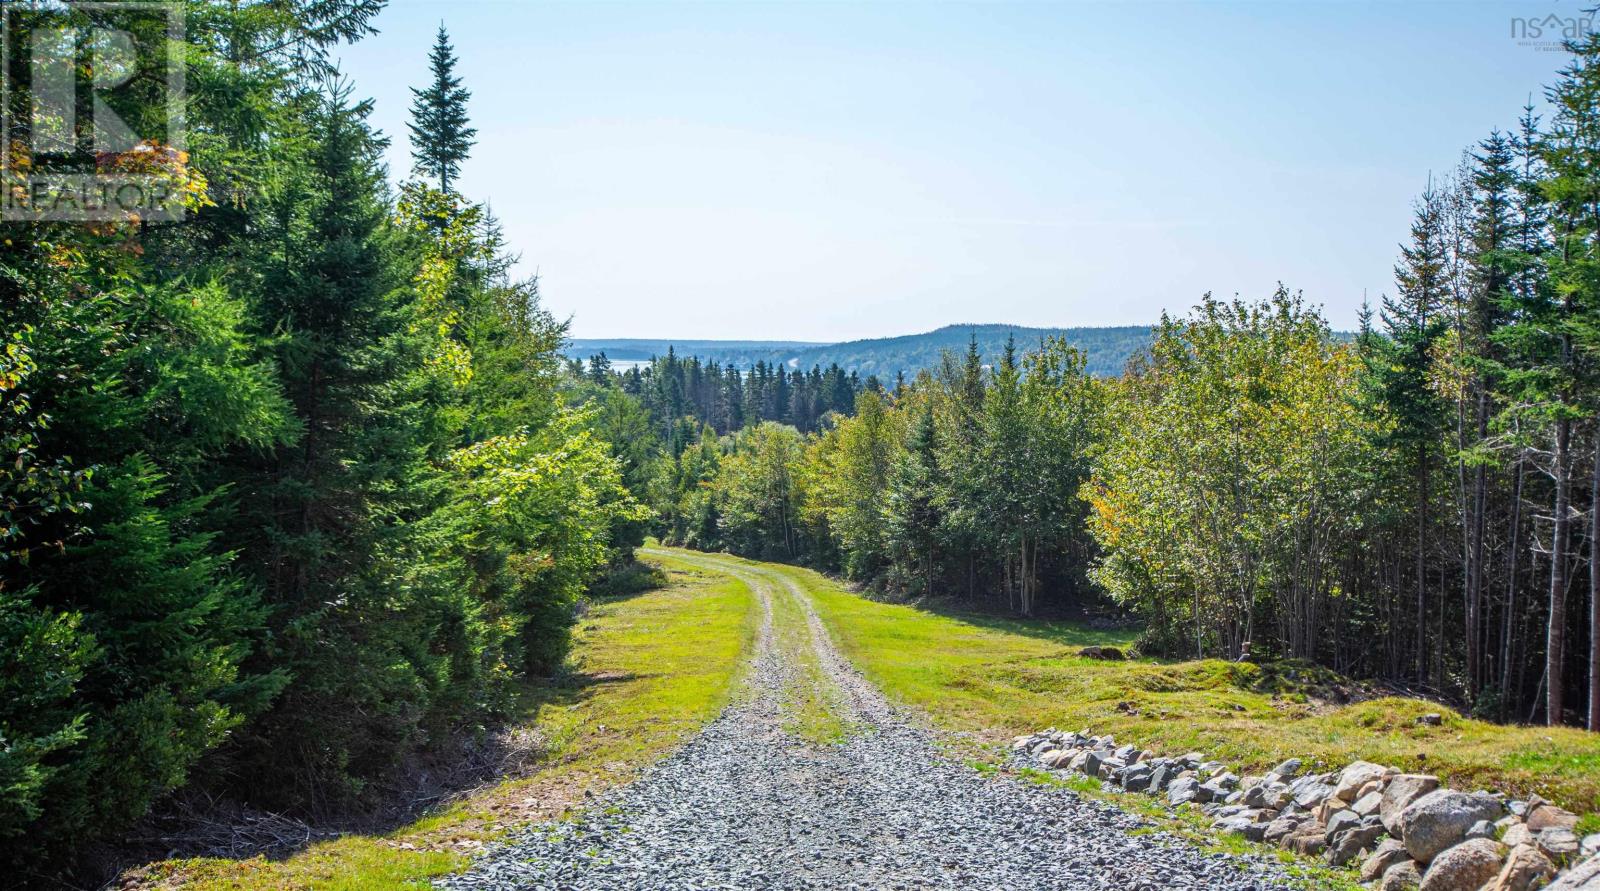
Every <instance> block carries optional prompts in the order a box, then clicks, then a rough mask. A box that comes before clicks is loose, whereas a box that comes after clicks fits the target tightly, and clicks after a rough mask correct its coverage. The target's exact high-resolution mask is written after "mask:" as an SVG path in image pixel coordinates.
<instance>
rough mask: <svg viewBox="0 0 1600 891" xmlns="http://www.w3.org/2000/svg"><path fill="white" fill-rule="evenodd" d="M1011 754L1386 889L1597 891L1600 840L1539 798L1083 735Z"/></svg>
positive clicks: (1035, 738) (1384, 771)
mask: <svg viewBox="0 0 1600 891" xmlns="http://www.w3.org/2000/svg"><path fill="white" fill-rule="evenodd" d="M1012 748H1013V750H1014V751H1015V753H1016V755H1017V757H1018V758H1019V759H1021V760H1023V761H1029V762H1032V763H1034V764H1039V765H1043V766H1044V767H1046V768H1048V769H1051V770H1056V771H1064V772H1070V773H1079V774H1083V775H1085V776H1089V777H1093V778H1096V779H1099V780H1102V781H1103V782H1104V783H1105V784H1106V785H1107V786H1109V787H1111V788H1115V789H1118V790H1121V791H1124V792H1142V793H1144V794H1147V795H1153V796H1164V797H1165V799H1166V801H1167V803H1168V804H1170V805H1172V806H1174V807H1178V806H1187V807H1198V808H1200V809H1201V810H1203V811H1204V812H1205V813H1206V814H1207V815H1209V816H1210V817H1212V818H1213V820H1214V823H1213V827H1214V828H1215V829H1217V830H1219V831H1223V832H1229V833H1234V834H1237V835H1241V836H1244V837H1245V838H1247V839H1249V840H1250V841H1256V842H1263V843H1266V844H1273V845H1278V846H1280V847H1283V848H1287V849H1289V850H1291V851H1294V852H1295V853H1297V854H1301V855H1303V856H1308V857H1312V856H1320V857H1321V858H1323V859H1324V860H1326V861H1327V862H1328V863H1329V864H1331V865H1333V866H1348V867H1354V868H1359V869H1360V872H1361V880H1362V881H1363V882H1364V883H1367V884H1368V885H1369V886H1370V887H1373V888H1378V889H1382V891H1395V889H1404V888H1419V889H1421V891H1526V889H1533V888H1549V889H1552V891H1554V889H1561V891H1575V889H1584V891H1600V834H1596V835H1590V836H1587V837H1585V838H1582V839H1580V838H1579V837H1578V835H1577V833H1576V831H1575V830H1576V827H1577V823H1578V817H1577V815H1575V814H1573V813H1571V812H1569V811H1565V810H1562V809H1561V808H1559V807H1556V806H1555V805H1553V804H1550V803H1549V802H1546V801H1544V800H1542V799H1540V798H1539V797H1538V796H1534V797H1532V798H1529V799H1528V800H1526V801H1521V800H1511V799H1508V798H1507V797H1506V796H1505V795H1503V794H1501V793H1498V792H1458V791H1455V790H1453V789H1448V788H1444V787H1442V786H1441V784H1440V782H1439V778H1438V777H1435V776H1430V775H1428V774H1406V773H1401V772H1400V771H1398V770H1396V769H1395V768H1392V767H1385V766H1383V765H1380V764H1373V763H1371V762H1368V761H1357V762H1355V763H1353V764H1349V765H1346V766H1345V767H1344V769H1342V770H1339V771H1336V772H1334V773H1315V774H1311V773H1302V772H1301V768H1302V767H1303V766H1304V765H1303V763H1302V762H1301V760H1300V759H1299V758H1290V759H1289V760H1287V761H1285V762H1283V763H1282V764H1279V765H1278V766H1277V767H1274V768H1273V769H1272V770H1271V771H1269V772H1267V773H1266V774H1263V775H1245V776H1240V775H1237V774H1235V773H1234V772H1232V771H1230V770H1229V769H1228V767H1227V766H1226V765H1224V764H1223V763H1222V762H1220V761H1214V760H1208V759H1207V758H1206V757H1205V755H1203V754H1201V753H1199V752H1190V753H1188V754H1186V755H1181V756H1178V757H1170V756H1162V755H1156V754H1155V753H1153V752H1148V751H1145V750H1144V749H1141V748H1139V747H1138V746H1136V745H1132V744H1127V743H1125V744H1122V745H1118V744H1117V742H1116V740H1114V739H1113V738H1112V737H1110V736H1094V735H1092V734H1090V733H1089V732H1088V731H1087V730H1085V731H1080V732H1078V733H1070V732H1063V731H1059V730H1054V729H1051V730H1046V731H1044V732H1042V733H1035V734H1032V735H1029V736H1020V737H1017V739H1016V741H1015V743H1014V744H1013V746H1012Z"/></svg>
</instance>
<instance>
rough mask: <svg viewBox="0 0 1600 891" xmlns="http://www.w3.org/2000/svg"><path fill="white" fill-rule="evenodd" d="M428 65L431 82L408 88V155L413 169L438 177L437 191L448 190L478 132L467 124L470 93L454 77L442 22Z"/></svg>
mask: <svg viewBox="0 0 1600 891" xmlns="http://www.w3.org/2000/svg"><path fill="white" fill-rule="evenodd" d="M428 67H429V69H430V70H431V71H432V73H433V83H431V84H429V85H428V86H427V88H425V89H421V90H419V89H416V88H415V87H413V88H412V90H411V93H412V96H413V99H412V102H411V123H410V124H409V125H408V126H409V127H410V128H411V154H412V156H413V158H414V159H415V163H414V169H415V171H416V172H417V173H418V174H420V175H422V176H425V177H431V178H433V179H436V180H438V182H439V191H441V192H448V191H450V182H451V180H454V179H455V178H456V176H457V175H458V174H460V172H461V162H463V161H465V160H466V159H467V153H468V152H469V151H470V150H471V149H472V144H473V141H474V140H473V137H475V136H476V135H477V134H478V131H477V130H475V129H473V128H472V127H471V126H469V125H468V123H467V100H468V99H470V98H472V93H471V92H470V91H468V90H467V88H466V87H463V86H462V85H461V78H459V77H457V76H456V73H455V71H456V55H455V47H453V46H451V45H450V35H449V34H448V33H447V32H446V31H445V29H444V24H443V23H440V25H439V36H438V39H437V40H436V41H435V42H434V44H433V51H432V52H430V53H429V54H428Z"/></svg>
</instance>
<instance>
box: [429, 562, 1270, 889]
mask: <svg viewBox="0 0 1600 891" xmlns="http://www.w3.org/2000/svg"><path fill="white" fill-rule="evenodd" d="M694 562H696V563H697V564H698V565H699V566H700V567H701V568H703V569H706V570H709V571H715V572H723V573H727V574H729V575H733V576H736V577H738V578H740V579H741V580H743V581H744V582H745V583H746V584H748V585H750V587H751V588H752V590H754V591H755V593H756V596H758V597H759V598H760V599H761V602H762V604H763V606H764V608H765V617H766V618H765V621H764V622H763V623H762V628H761V631H760V634H759V637H758V639H757V643H756V651H755V656H754V661H753V664H752V666H751V670H750V672H749V674H748V675H747V677H746V680H745V688H744V693H743V695H742V696H740V697H739V698H738V700H737V701H736V702H735V703H734V704H733V705H730V706H729V707H728V709H727V710H726V711H725V712H724V713H723V714H722V716H721V717H719V718H718V719H717V720H715V721H713V722H712V723H711V724H710V725H708V726H707V727H706V729H705V730H704V731H703V732H702V733H701V734H700V735H699V736H698V737H696V738H695V739H694V740H693V741H692V742H690V743H689V744H687V745H686V746H684V747H683V748H682V749H680V750H679V751H678V752H677V753H676V754H674V755H672V756H671V757H669V758H667V759H666V760H665V761H663V762H661V763H660V764H659V765H657V766H656V767H654V768H652V769H651V770H650V771H649V772H647V773H646V774H645V775H644V776H643V777H641V778H640V779H639V780H638V781H636V782H634V783H633V784H631V785H629V786H626V787H623V788H621V789H618V790H615V791H613V792H611V793H607V794H605V795H602V796H600V797H598V798H597V799H595V801H596V804H595V805H594V807H592V808H591V809H590V810H589V811H588V812H586V813H585V814H584V815H583V816H581V817H580V818H578V819H576V820H574V821H571V822H562V823H552V824H545V825H542V826H536V827H532V828H530V829H528V830H527V831H525V832H524V833H522V834H521V835H517V836H514V837H512V838H511V839H510V840H509V841H507V842H506V843H505V844H502V845H499V846H497V847H494V848H491V849H489V850H488V851H487V852H486V853H485V854H484V855H483V856H482V857H481V858H480V859H479V860H478V861H477V862H476V863H475V864H474V866H473V867H472V868H471V869H470V870H469V871H468V872H466V873H463V874H460V875H455V876H450V877H448V878H445V879H441V880H439V881H438V882H437V886H438V887H440V888H447V889H459V891H491V889H492V891H509V889H535V888H538V889H543V888H552V889H554V888H562V889H567V888H570V889H708V888H730V889H732V888H737V889H746V888H774V889H799V888H818V889H822V888H826V889H846V888H861V889H880V888H906V889H910V888H961V889H977V888H1006V889H1031V888H1056V889H1118V891H1133V889H1148V891H1159V889H1207V891H1232V889H1250V888H1255V889H1268V888H1284V887H1289V885H1287V884H1286V882H1285V881H1284V879H1283V877H1282V875H1281V873H1279V872H1277V871H1275V869H1274V867H1272V866H1270V865H1268V864H1267V863H1266V862H1265V861H1255V860H1241V859H1239V858H1235V857H1228V856H1225V855H1220V854H1207V853H1203V852H1201V851H1199V850H1197V849H1195V848H1194V847H1192V846H1189V845H1187V844H1185V843H1183V842H1181V841H1178V840H1175V839H1172V838H1170V837H1167V836H1164V835H1162V834H1159V833H1151V834H1140V835H1134V834H1130V831H1131V830H1134V829H1137V828H1139V827H1140V821H1139V820H1138V819H1137V818H1136V817H1133V816H1131V815H1129V814H1126V813H1124V812H1122V811H1120V810H1118V809H1116V808H1114V807H1111V806H1110V805H1106V804H1102V803H1099V802H1095V801H1090V800H1086V799H1083V798H1080V797H1078V796H1077V795H1075V794H1073V793H1072V792H1070V791H1067V790H1064V789H1056V788H1047V787H1044V786H1040V785H1037V784H1033V783H1027V782H1022V781H1018V780H1014V779H1011V778H1008V777H1003V776H1002V777H985V776H983V775H981V774H979V773H978V772H977V771H975V770H973V769H971V768H969V767H966V766H964V765H961V764H958V763H955V762H952V761H949V760H947V759H945V758H943V757H941V756H940V754H939V753H938V752H937V750H936V749H935V747H934V745H933V744H932V736H931V734H930V733H929V732H928V731H926V730H925V729H923V728H922V727H920V726H919V724H918V723H917V722H916V721H915V720H913V719H911V718H909V717H905V716H902V715H900V714H898V713H897V712H896V711H895V709H894V708H892V707H891V706H890V705H889V703H888V702H887V701H885V699H884V698H883V696H882V694H881V693H879V692H878V690H877V689H876V688H875V687H873V686H872V685H871V684H869V683H868V682H867V681H866V680H864V679H863V678H862V677H861V676H860V675H859V674H857V673H856V672H855V671H854V670H853V669H852V668H851V667H850V666H849V665H848V663H846V662H845V661H844V659H842V658H841V657H840V656H839V654H838V652H837V651H836V650H835V649H834V647H833V644H832V642H831V641H830V640H829V638H828V635H827V633H826V632H825V630H824V629H823V626H822V624H821V622H820V621H819V620H818V619H817V616H816V613H815V611H814V610H813V609H812V608H811V604H810V600H809V598H808V597H807V596H806V595H805V594H804V593H803V592H802V591H801V590H799V589H798V588H797V587H796V586H795V585H794V584H793V583H792V582H790V581H788V580H787V578H786V577H785V576H784V575H783V574H781V573H779V572H775V571H770V570H764V569H762V568H760V567H757V566H752V565H749V564H744V563H738V562H735V561H731V560H726V559H723V558H718V557H716V556H713V555H704V556H697V557H695V558H694ZM778 597H793V598H796V599H797V602H798V603H799V605H800V606H801V611H802V612H803V614H804V615H806V616H807V624H808V626H809V629H810V640H811V645H812V646H813V647H814V648H815V650H816V653H817V656H818V658H819V660H820V663H821V665H822V667H823V669H824V674H825V675H826V682H827V683H829V684H831V685H834V686H835V687H836V689H834V690H830V691H827V692H828V693H829V701H830V702H832V703H833V704H834V707H835V708H838V709H842V710H844V712H845V713H844V714H841V715H839V717H841V718H843V719H845V720H847V721H848V722H850V723H852V724H854V725H856V726H857V727H858V729H859V732H857V733H855V734H853V735H852V736H851V737H850V738H849V739H848V740H846V741H845V742H844V743H842V744H840V745H832V746H818V745H815V744H812V743H808V742H806V741H804V740H800V739H797V738H795V737H793V736H791V735H789V734H788V733H786V732H785V731H784V729H783V726H784V710H785V695H784V691H785V690H786V689H792V685H793V684H794V683H795V682H796V678H797V677H798V676H799V674H798V671H797V668H796V666H795V665H794V664H793V660H792V659H789V658H785V656H784V655H783V653H782V652H781V651H780V648H779V647H777V646H775V645H774V642H773V640H774V634H773V609H772V603H773V599H774V598H778Z"/></svg>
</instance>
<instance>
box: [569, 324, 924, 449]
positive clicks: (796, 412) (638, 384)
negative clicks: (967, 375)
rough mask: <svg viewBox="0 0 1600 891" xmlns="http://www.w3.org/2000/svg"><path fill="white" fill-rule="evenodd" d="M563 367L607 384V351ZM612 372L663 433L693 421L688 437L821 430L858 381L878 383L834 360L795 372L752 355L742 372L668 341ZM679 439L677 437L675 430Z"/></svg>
mask: <svg viewBox="0 0 1600 891" xmlns="http://www.w3.org/2000/svg"><path fill="white" fill-rule="evenodd" d="M568 372H569V373H570V374H571V376H572V377H574V378H582V377H587V378H588V379H589V380H590V382H592V383H596V384H607V383H613V381H612V380H611V375H612V374H613V371H612V367H611V361H610V359H608V358H607V357H606V355H605V353H599V354H596V355H594V356H591V357H590V358H589V360H588V362H587V363H584V362H580V361H578V360H569V363H568ZM615 374H616V377H617V379H616V381H614V383H615V384H616V385H617V386H619V387H621V389H622V391H623V392H624V393H627V394H628V395H629V396H632V397H634V398H636V399H638V400H639V401H640V402H641V403H642V404H643V406H644V407H645V409H646V410H648V411H649V412H650V416H651V418H652V419H653V421H654V423H655V424H656V426H657V428H658V429H659V430H660V431H661V432H662V434H663V435H664V436H666V437H667V438H669V439H671V438H673V436H674V430H675V428H676V427H679V426H681V422H683V421H684V420H686V419H687V420H689V421H692V422H694V423H693V424H691V425H690V426H689V427H688V430H689V437H688V438H690V439H693V438H696V437H698V436H699V429H698V428H699V426H700V425H706V426H709V427H711V429H712V430H714V431H716V432H717V433H730V432H732V431H735V430H738V429H740V428H742V427H744V426H746V425H747V424H756V423H760V422H762V421H777V422H778V423H780V424H789V425H791V426H793V427H795V428H797V429H799V430H802V431H806V432H810V431H814V430H817V429H819V428H820V426H821V424H822V420H823V418H825V417H827V416H828V415H829V414H849V413H850V412H851V411H853V410H854V409H855V399H856V394H857V393H859V392H861V390H862V388H863V387H870V388H873V389H881V385H880V384H879V383H878V380H877V379H876V378H868V379H867V380H866V381H865V382H863V381H862V380H861V378H860V376H858V375H857V374H856V373H855V372H849V373H846V372H845V371H844V370H842V369H841V368H840V367H839V366H838V365H829V366H828V368H827V369H826V370H824V369H822V368H821V367H820V366H813V367H812V368H811V370H810V371H801V370H799V369H794V370H789V369H786V368H784V367H783V366H781V365H769V364H767V363H766V362H764V361H758V362H756V363H755V365H754V366H752V367H751V368H750V370H749V371H746V372H741V371H740V370H739V369H738V368H737V367H735V366H733V365H724V364H722V363H720V362H716V361H709V362H705V361H702V360H701V359H700V358H698V357H696V356H690V357H688V358H679V357H678V355H677V352H676V351H675V350H674V349H672V348H671V347H668V348H667V354H666V355H665V356H658V357H656V358H654V359H652V360H650V362H649V363H648V364H644V365H634V366H633V367H631V368H628V369H627V370H626V371H622V372H615ZM901 385H902V386H903V385H904V381H903V380H902V381H901ZM678 432H679V433H680V434H681V431H678ZM679 440H680V443H681V441H683V440H682V437H681V435H680V436H679Z"/></svg>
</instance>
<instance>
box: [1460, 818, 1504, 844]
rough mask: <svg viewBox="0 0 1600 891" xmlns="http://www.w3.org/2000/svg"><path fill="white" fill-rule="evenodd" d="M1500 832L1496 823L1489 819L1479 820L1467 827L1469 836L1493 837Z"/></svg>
mask: <svg viewBox="0 0 1600 891" xmlns="http://www.w3.org/2000/svg"><path fill="white" fill-rule="evenodd" d="M1498 834H1499V833H1497V832H1496V831H1495V828H1494V824H1493V823H1490V822H1489V821H1488V820H1479V821H1478V822H1476V823H1474V824H1472V826H1471V827H1469V828H1468V829H1467V838H1488V839H1492V838H1494V837H1495V836H1496V835H1498Z"/></svg>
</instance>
